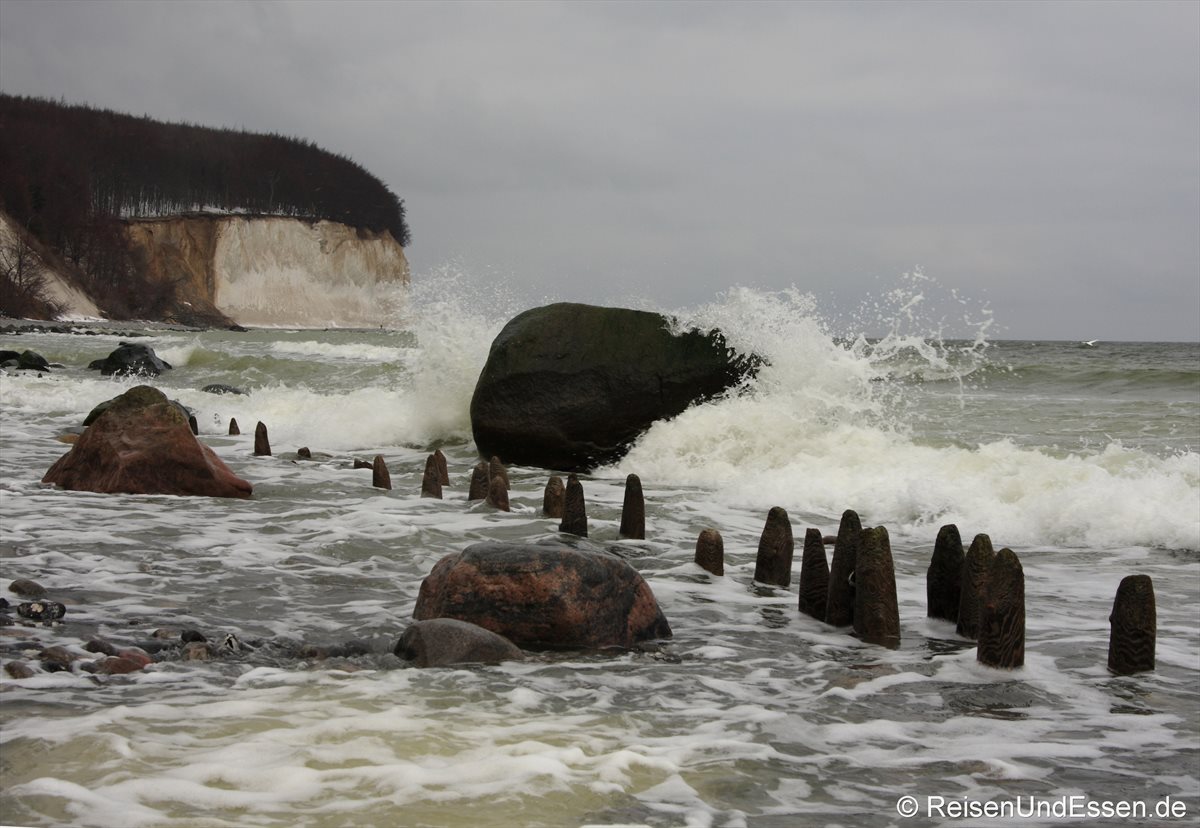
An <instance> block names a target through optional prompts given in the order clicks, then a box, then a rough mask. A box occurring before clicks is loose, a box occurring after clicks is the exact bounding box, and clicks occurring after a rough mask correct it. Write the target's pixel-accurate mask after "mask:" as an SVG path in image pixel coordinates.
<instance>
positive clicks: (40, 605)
mask: <svg viewBox="0 0 1200 828" xmlns="http://www.w3.org/2000/svg"><path fill="white" fill-rule="evenodd" d="M66 614H67V608H66V607H65V606H63V605H62V604H60V603H58V602H56V601H30V602H26V603H23V604H18V605H17V615H19V616H21V617H22V618H28V619H29V620H30V621H57V620H58V619H60V618H62V617H63V616H64V615H66Z"/></svg>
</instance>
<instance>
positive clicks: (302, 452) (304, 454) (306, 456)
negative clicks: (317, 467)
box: [296, 446, 312, 460]
mask: <svg viewBox="0 0 1200 828" xmlns="http://www.w3.org/2000/svg"><path fill="white" fill-rule="evenodd" d="M296 456H297V457H299V458H300V459H301V460H311V459H312V451H311V450H310V449H309V447H308V446H301V447H300V448H298V449H296Z"/></svg>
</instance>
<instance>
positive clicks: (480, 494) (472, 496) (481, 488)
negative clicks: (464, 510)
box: [467, 460, 491, 500]
mask: <svg viewBox="0 0 1200 828" xmlns="http://www.w3.org/2000/svg"><path fill="white" fill-rule="evenodd" d="M490 468H491V467H490V466H489V464H488V461H486V460H480V461H479V462H478V463H476V464H475V468H473V469H471V487H470V489H469V490H468V491H467V500H483V499H484V498H486V497H487V494H488V484H489V483H490V482H491V475H490Z"/></svg>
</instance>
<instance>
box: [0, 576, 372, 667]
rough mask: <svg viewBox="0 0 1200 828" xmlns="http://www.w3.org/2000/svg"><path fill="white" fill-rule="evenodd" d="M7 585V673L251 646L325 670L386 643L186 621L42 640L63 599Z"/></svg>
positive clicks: (57, 620)
mask: <svg viewBox="0 0 1200 828" xmlns="http://www.w3.org/2000/svg"><path fill="white" fill-rule="evenodd" d="M8 591H9V592H10V593H13V594H14V595H15V596H16V597H17V598H18V599H24V600H20V602H19V603H15V604H14V603H13V602H11V601H9V600H8V599H7V598H3V597H0V628H4V629H3V632H0V636H2V638H0V642H2V643H0V654H2V655H3V657H4V667H3V670H4V675H6V676H7V677H8V678H12V679H27V678H31V677H32V676H35V675H38V674H44V673H61V672H71V673H77V674H89V675H91V676H93V677H98V676H112V675H121V674H126V673H136V672H138V671H140V670H142V669H144V668H145V667H147V666H148V665H150V664H154V663H157V662H167V661H184V662H200V661H214V660H245V659H246V658H248V657H252V656H253V655H254V654H256V653H258V654H261V657H262V658H261V660H262V661H264V662H267V663H270V662H275V663H280V664H284V663H288V664H291V665H293V666H295V665H296V664H297V663H298V662H300V663H303V662H315V663H319V664H320V666H321V667H323V668H325V669H340V670H344V671H346V672H353V671H355V670H358V669H361V662H362V661H363V657H370V658H372V659H376V658H378V657H379V655H380V654H381V653H386V652H388V651H389V650H390V642H385V641H365V640H364V641H357V640H356V641H347V642H344V643H340V644H335V645H332V646H317V645H312V644H305V643H302V642H296V641H293V640H288V639H275V640H270V641H264V640H262V639H242V638H241V637H239V636H238V635H237V634H236V633H229V632H222V633H210V634H209V635H205V634H204V633H203V632H201V631H199V630H195V629H188V628H183V629H178V628H175V629H172V628H160V629H156V630H154V631H153V632H151V633H149V634H148V635H146V636H142V637H135V638H133V639H132V640H131V641H129V642H121V641H116V640H109V639H107V638H101V637H97V636H91V637H88V638H87V640H86V642H84V643H82V644H80V643H78V642H80V641H83V640H84V639H83V638H81V637H79V636H78V635H75V636H69V635H63V636H62V639H61V641H60V642H57V643H46V642H45V641H44V640H42V639H43V638H44V633H43V631H45V630H50V631H62V632H67V631H66V630H64V629H63V628H64V626H66V625H68V624H70V622H69V620H67V609H68V608H67V606H66V605H65V604H64V603H62V602H59V601H53V600H49V599H48V598H47V597H46V595H47V592H46V589H45V588H44V587H43V586H42V585H41V584H39V583H37V582H36V581H31V580H28V579H25V578H19V579H17V580H15V581H13V582H12V583H11V584H9V587H8ZM26 631H27V632H28V634H25V633H26ZM71 632H74V631H71ZM257 660H259V659H257V658H256V661H257ZM95 680H97V681H99V679H98V678H95Z"/></svg>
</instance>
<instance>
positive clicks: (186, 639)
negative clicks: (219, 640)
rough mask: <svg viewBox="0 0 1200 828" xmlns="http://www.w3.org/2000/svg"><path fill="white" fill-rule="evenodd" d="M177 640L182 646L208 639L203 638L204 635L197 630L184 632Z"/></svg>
mask: <svg viewBox="0 0 1200 828" xmlns="http://www.w3.org/2000/svg"><path fill="white" fill-rule="evenodd" d="M179 640H180V641H182V642H183V643H184V644H190V643H192V642H194V641H201V642H206V641H208V639H207V638H205V637H204V633H202V632H200V631H199V630H184V631H183V632H181V633H180V634H179Z"/></svg>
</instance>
